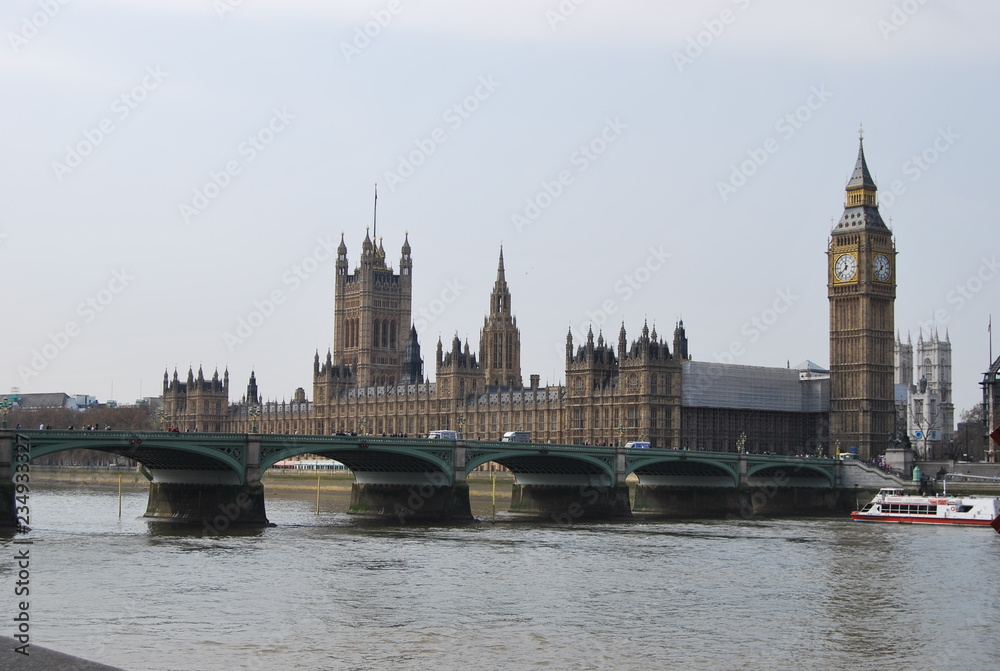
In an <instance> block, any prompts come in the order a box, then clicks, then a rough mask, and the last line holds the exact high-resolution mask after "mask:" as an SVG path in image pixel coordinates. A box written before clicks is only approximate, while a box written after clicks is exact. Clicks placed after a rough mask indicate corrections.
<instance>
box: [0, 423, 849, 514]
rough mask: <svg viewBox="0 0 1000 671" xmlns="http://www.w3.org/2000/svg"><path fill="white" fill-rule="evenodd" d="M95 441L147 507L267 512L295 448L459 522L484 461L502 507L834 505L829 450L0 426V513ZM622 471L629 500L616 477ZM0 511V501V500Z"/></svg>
mask: <svg viewBox="0 0 1000 671" xmlns="http://www.w3.org/2000/svg"><path fill="white" fill-rule="evenodd" d="M74 449H88V450H98V451H101V452H108V453H111V454H116V455H120V456H122V457H126V458H128V459H132V460H134V461H136V462H138V463H139V464H141V471H142V473H143V474H144V475H145V476H146V477H147V478H148V479H149V481H150V487H149V503H148V506H147V509H146V517H149V518H156V519H169V520H176V521H189V522H196V523H203V522H204V523H208V524H211V523H212V521H213V520H217V521H219V522H220V523H221V522H223V521H224V522H225V523H226V524H225V526H229V525H230V524H258V525H260V524H267V523H268V520H267V515H266V511H265V505H264V487H263V485H262V484H261V481H260V476H261V474H262V473H264V472H265V471H266V470H267V469H268V468H270V467H272V466H274V465H275V464H276V463H278V462H279V461H282V460H285V459H290V458H292V457H296V456H299V455H303V454H312V455H317V456H320V457H327V458H330V459H334V460H336V461H339V462H341V463H343V464H344V465H345V466H346V467H347V468H349V469H350V470H351V471H352V472H353V473H354V478H355V482H354V484H353V486H352V493H351V509H350V511H351V512H352V513H356V514H364V515H371V516H375V517H383V518H386V519H396V520H398V521H408V520H411V519H412V520H456V521H460V520H472V519H473V516H472V511H471V507H470V504H469V487H468V483H467V480H466V476H467V474H468V473H469V472H471V471H473V470H474V469H475V468H476V467H478V466H481V465H482V464H485V463H487V462H490V461H493V462H496V463H498V464H501V465H502V466H504V467H506V468H508V469H509V470H510V471H511V472H512V474H513V476H514V484H513V490H512V498H511V512H515V513H523V514H525V515H534V516H539V517H542V518H549V519H552V520H556V521H573V520H576V519H590V518H615V517H629V516H631V515H632V513H633V511H634V512H642V513H650V514H659V515H668V516H677V517H687V516H723V517H724V516H726V515H741V516H744V517H748V516H752V515H793V514H804V515H808V514H826V513H829V512H831V511H832V510H834V509H835V508H836V507H837V504H838V498H839V496H838V493H839V490H840V488H839V487H838V485H839V483H838V473H839V469H838V463H837V462H836V461H835V460H833V459H822V458H802V457H787V456H770V455H752V454H742V453H730V452H694V451H687V450H662V449H634V448H624V447H603V446H591V445H553V444H544V443H503V442H489V441H465V440H457V441H449V440H422V439H407V438H386V437H380V436H343V435H335V436H305V435H273V434H256V433H251V434H225V433H175V432H166V431H51V430H47V431H22V430H18V431H13V430H0V484H2V485H3V486H4V489H5V490H6V491H5V492H4V495H3V503H2V504H0V515H2V518H3V521H2V522H0V524H4V525H8V526H11V525H16V515H15V514H14V512H15V510H16V508H15V502H14V496H15V493H16V492H15V487H16V484H17V483H18V482H19V481H21V482H24V481H27V480H28V478H19V477H18V475H19V474H20V473H24V472H28V473H29V475H30V466H29V462H30V460H32V459H37V458H39V457H44V456H46V455H50V454H55V453H57V452H62V451H65V450H74ZM630 475H634V476H635V478H636V479H637V480H638V484H637V485H635V494H634V497H633V498H634V500H633V501H630V497H629V487H628V485H627V484H626V478H627V477H628V476H630ZM4 509H6V510H4Z"/></svg>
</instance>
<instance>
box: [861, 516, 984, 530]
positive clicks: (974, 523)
mask: <svg viewBox="0 0 1000 671" xmlns="http://www.w3.org/2000/svg"><path fill="white" fill-rule="evenodd" d="M851 519H852V520H854V521H855V522H895V523H896V524H950V525H952V526H964V527H988V526H990V523H991V522H992V520H962V519H955V518H950V519H948V518H939V519H936V518H930V519H928V518H927V517H914V516H911V515H865V514H862V513H857V512H853V513H851Z"/></svg>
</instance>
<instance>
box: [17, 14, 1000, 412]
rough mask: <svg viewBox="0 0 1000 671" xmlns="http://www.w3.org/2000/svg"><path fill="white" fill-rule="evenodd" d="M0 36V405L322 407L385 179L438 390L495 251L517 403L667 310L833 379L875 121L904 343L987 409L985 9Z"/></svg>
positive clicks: (873, 154)
mask: <svg viewBox="0 0 1000 671" xmlns="http://www.w3.org/2000/svg"><path fill="white" fill-rule="evenodd" d="M0 29H2V32H3V34H4V38H3V43H2V44H0V91H2V105H0V128H2V131H0V137H2V144H0V149H2V156H3V159H2V161H0V184H2V185H3V186H2V194H3V200H2V202H3V208H2V209H0V277H2V281H3V285H4V290H3V295H4V300H3V305H4V307H5V310H4V312H5V315H6V318H5V320H4V328H3V330H2V336H0V338H2V340H0V343H2V351H3V356H2V368H0V384H2V385H3V386H4V387H19V388H20V390H21V391H22V392H43V391H65V392H67V393H85V394H91V395H95V396H97V397H98V398H100V399H101V400H102V401H103V400H107V399H109V398H113V399H117V400H118V401H119V402H123V403H130V402H133V401H134V400H135V399H137V398H138V397H139V396H140V394H142V395H145V396H150V395H158V394H159V392H160V388H161V384H162V376H163V371H164V369H165V368H168V369H169V370H170V371H171V373H172V372H173V369H174V368H175V367H176V368H177V369H178V370H179V371H180V374H181V375H182V376H184V375H185V374H186V371H187V369H188V367H189V366H194V368H195V370H197V368H198V366H199V365H201V366H204V368H205V372H206V374H207V375H210V374H211V372H212V371H213V370H214V369H215V368H216V367H218V369H219V370H220V373H221V371H222V370H223V369H224V368H225V367H227V366H228V368H229V371H230V375H231V379H232V386H233V390H232V391H231V398H232V399H233V400H236V399H238V398H239V397H240V396H241V395H242V394H243V392H244V390H245V385H246V380H247V378H248V377H249V374H250V371H251V369H256V372H257V378H258V380H259V383H260V387H261V390H262V392H263V393H264V395H265V396H266V397H268V398H276V399H279V400H280V399H282V398H290V397H291V395H292V393H293V392H294V390H295V388H296V387H300V386H301V387H305V388H306V390H307V394H308V395H309V396H310V397H311V396H312V388H311V383H312V379H311V378H312V359H313V354H314V352H316V351H317V350H319V351H320V352H321V354H323V355H325V353H326V350H327V348H328V347H330V346H331V343H332V340H333V286H334V283H333V278H334V263H333V261H332V259H331V255H330V254H329V253H328V251H327V250H328V249H329V248H330V247H334V246H336V244H337V243H339V240H340V234H341V232H343V233H344V234H345V240H346V243H347V246H348V253H349V258H350V261H351V265H352V267H353V266H354V265H355V264H356V263H357V261H358V258H359V256H360V250H361V242H362V240H363V239H364V237H365V229H366V227H367V226H370V225H371V221H372V190H373V183H374V182H376V181H377V182H378V183H379V198H378V236H380V237H383V244H384V246H385V249H386V253H387V259H388V261H389V263H391V264H392V265H393V266H394V267H396V268H398V263H399V250H400V247H401V245H402V243H403V237H404V233H406V232H407V231H408V232H409V240H410V244H411V246H412V250H413V252H412V253H413V266H414V268H413V310H414V321H415V323H416V324H417V326H418V329H419V336H420V343H421V346H422V348H423V355H424V359H425V371H426V373H427V374H428V375H429V376H431V377H433V374H434V352H435V346H436V343H437V340H438V338H439V337H441V338H443V339H444V341H445V343H446V344H447V343H448V341H450V339H451V338H452V337H453V336H454V335H455V334H456V333H457V334H458V335H459V337H461V338H462V339H463V340H465V339H466V338H468V339H469V341H470V345H471V346H472V348H473V350H478V347H479V329H480V328H481V327H482V323H483V322H482V320H483V316H484V315H485V313H486V311H487V308H488V297H489V293H490V290H491V288H492V284H493V282H494V280H495V276H496V262H497V257H498V253H499V250H500V247H501V244H502V245H503V250H504V258H505V262H506V271H507V281H508V283H509V286H510V291H511V295H512V302H513V309H514V312H515V314H516V316H517V320H518V325H519V327H520V329H521V340H522V373H523V375H524V378H525V381H527V377H528V375H530V374H532V373H538V374H539V375H540V376H541V379H542V382H543V384H544V383H546V382H548V383H559V382H561V381H562V380H563V377H564V373H563V370H564V364H563V353H564V349H565V339H566V333H567V329H568V328H569V329H572V331H573V333H574V334H575V339H576V341H577V343H579V342H580V341H581V340H582V338H583V337H584V336H585V334H586V332H587V329H588V327H589V326H590V325H591V324H593V327H594V331H595V333H597V332H598V331H599V330H601V329H603V332H604V335H605V337H609V338H610V339H612V340H615V341H616V339H617V333H618V329H619V327H620V325H621V323H622V322H623V321H624V323H625V327H626V330H627V332H628V335H629V338H630V339H631V338H632V337H634V336H636V335H638V333H639V331H640V329H641V328H642V324H643V322H644V321H648V323H649V325H650V326H651V327H653V326H655V327H656V329H657V331H658V333H659V334H660V335H661V336H663V337H664V338H665V339H669V338H670V337H671V335H672V332H673V328H674V324H675V322H676V320H677V319H679V318H683V320H684V323H685V326H686V327H687V334H688V337H689V339H690V351H691V353H692V355H693V356H694V358H695V359H698V360H702V361H720V360H724V361H735V362H736V363H741V364H750V365H761V366H785V365H786V364H787V363H791V364H792V365H795V364H797V363H799V362H801V361H803V360H804V359H811V360H813V361H816V362H818V363H819V364H821V365H823V366H827V365H828V364H829V340H828V324H829V308H828V301H827V297H826V291H827V289H826V279H827V276H826V263H827V259H826V248H827V242H828V239H829V232H830V229H831V220H832V219H836V218H839V217H840V215H841V213H842V211H843V198H844V185H845V183H846V181H847V179H848V177H849V175H850V172H851V170H852V168H853V167H854V162H855V158H856V155H857V148H858V146H857V145H858V126H859V124H860V123H863V124H864V135H865V149H866V155H867V158H868V165H869V166H870V168H871V170H872V171H873V173H874V175H875V179H876V181H877V182H878V185H879V189H880V191H879V193H880V197H881V211H882V214H883V217H884V218H885V219H886V220H887V221H888V220H889V219H890V218H891V221H892V227H893V230H894V232H895V237H896V245H897V249H898V251H899V257H898V272H897V279H898V297H897V300H896V306H895V309H896V327H897V329H898V330H899V331H900V332H901V334H902V336H903V338H904V339H905V338H906V334H907V333H910V334H911V335H912V338H913V340H914V342H915V341H916V339H917V335H918V332H919V331H920V329H921V328H922V327H923V328H924V332H925V335H926V333H927V332H928V329H929V328H931V326H932V325H933V324H935V323H936V324H937V328H938V329H939V331H940V334H941V336H942V337H943V336H944V333H945V330H946V329H947V330H948V332H949V333H950V337H951V341H952V345H953V348H954V373H953V376H954V396H955V404H956V409H957V410H958V411H959V412H960V411H962V410H965V409H967V408H968V407H970V406H971V405H972V404H974V403H976V402H978V400H979V398H980V388H979V386H978V383H979V381H980V380H981V379H982V372H983V371H984V370H985V369H986V368H987V366H988V358H989V341H988V334H987V323H988V319H989V313H990V310H991V307H993V306H997V304H998V300H997V299H998V298H1000V281H998V280H997V279H996V275H997V274H998V273H1000V266H998V265H997V260H996V259H997V246H998V245H997V241H998V235H1000V234H998V232H997V231H998V227H997V221H996V214H995V212H996V209H997V205H996V198H997V196H996V194H997V188H996V175H997V168H996V157H997V156H998V155H1000V146H998V140H1000V129H998V124H997V118H998V112H1000V110H998V100H1000V95H998V93H997V89H996V83H997V75H998V60H1000V59H998V56H1000V44H998V42H997V40H996V34H997V31H998V29H1000V5H997V4H996V3H994V2H985V1H981V2H938V1H935V2H926V3H921V2H917V0H903V1H896V2H878V1H867V0H866V1H844V0H839V1H838V2H808V3H807V2H779V1H777V0H770V1H765V0H760V1H756V0H754V1H749V0H748V1H743V0H738V1H730V0H718V1H716V2H703V3H691V2H684V3H682V2H662V1H656V2H653V1H649V2H640V1H622V0H618V1H616V2H608V1H606V0H587V1H586V2H584V1H583V0H576V2H573V1H572V0H562V2H559V1H558V0H551V1H547V2H546V1H528V0H508V1H507V2H503V3H500V2H482V1H479V0H463V1H462V2H459V1H457V0H420V1H417V0H413V1H408V0H391V1H388V2H387V1H385V0H377V1H372V2H336V3H334V2H329V1H326V2H320V1H319V0H284V1H282V2H278V1H277V0H244V1H242V2H240V1H239V0H217V1H214V2H213V0H148V1H143V2H137V1H135V0H130V1H125V0H103V1H99V0H92V1H85V0H72V1H70V0H64V1H63V2H59V1H58V0H7V1H6V2H4V3H3V5H2V8H0ZM893 191H895V193H893ZM275 299H276V300H275ZM998 313H1000V310H998ZM998 317H1000V314H998ZM998 353H1000V345H998ZM4 391H6V389H4Z"/></svg>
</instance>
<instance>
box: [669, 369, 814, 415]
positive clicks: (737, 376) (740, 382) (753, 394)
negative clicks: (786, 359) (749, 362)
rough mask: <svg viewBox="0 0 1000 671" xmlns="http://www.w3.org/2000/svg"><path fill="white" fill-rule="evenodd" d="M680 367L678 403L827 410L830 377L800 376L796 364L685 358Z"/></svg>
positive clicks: (783, 410) (793, 410) (750, 407)
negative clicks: (774, 365)
mask: <svg viewBox="0 0 1000 671" xmlns="http://www.w3.org/2000/svg"><path fill="white" fill-rule="evenodd" d="M813 365H815V364H813ZM681 367H682V369H683V374H682V376H681V380H682V388H681V405H682V406H685V407H702V408H739V409H746V410H773V411H779V412H826V411H827V410H829V406H830V394H829V389H830V386H829V385H830V382H829V379H828V378H819V379H805V380H800V379H799V373H800V372H801V371H800V370H799V369H797V368H769V367H763V366H741V365H736V364H725V363H713V362H708V361H685V362H684V363H683V364H681Z"/></svg>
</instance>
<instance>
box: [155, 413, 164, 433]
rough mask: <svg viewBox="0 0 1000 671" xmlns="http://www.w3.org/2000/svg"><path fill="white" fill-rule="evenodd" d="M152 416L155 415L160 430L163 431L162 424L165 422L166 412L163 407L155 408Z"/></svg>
mask: <svg viewBox="0 0 1000 671" xmlns="http://www.w3.org/2000/svg"><path fill="white" fill-rule="evenodd" d="M154 416H155V417H156V421H157V422H159V423H160V431H163V425H164V424H166V422H167V413H166V412H165V411H164V410H163V408H157V409H156V412H155V413H154Z"/></svg>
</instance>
